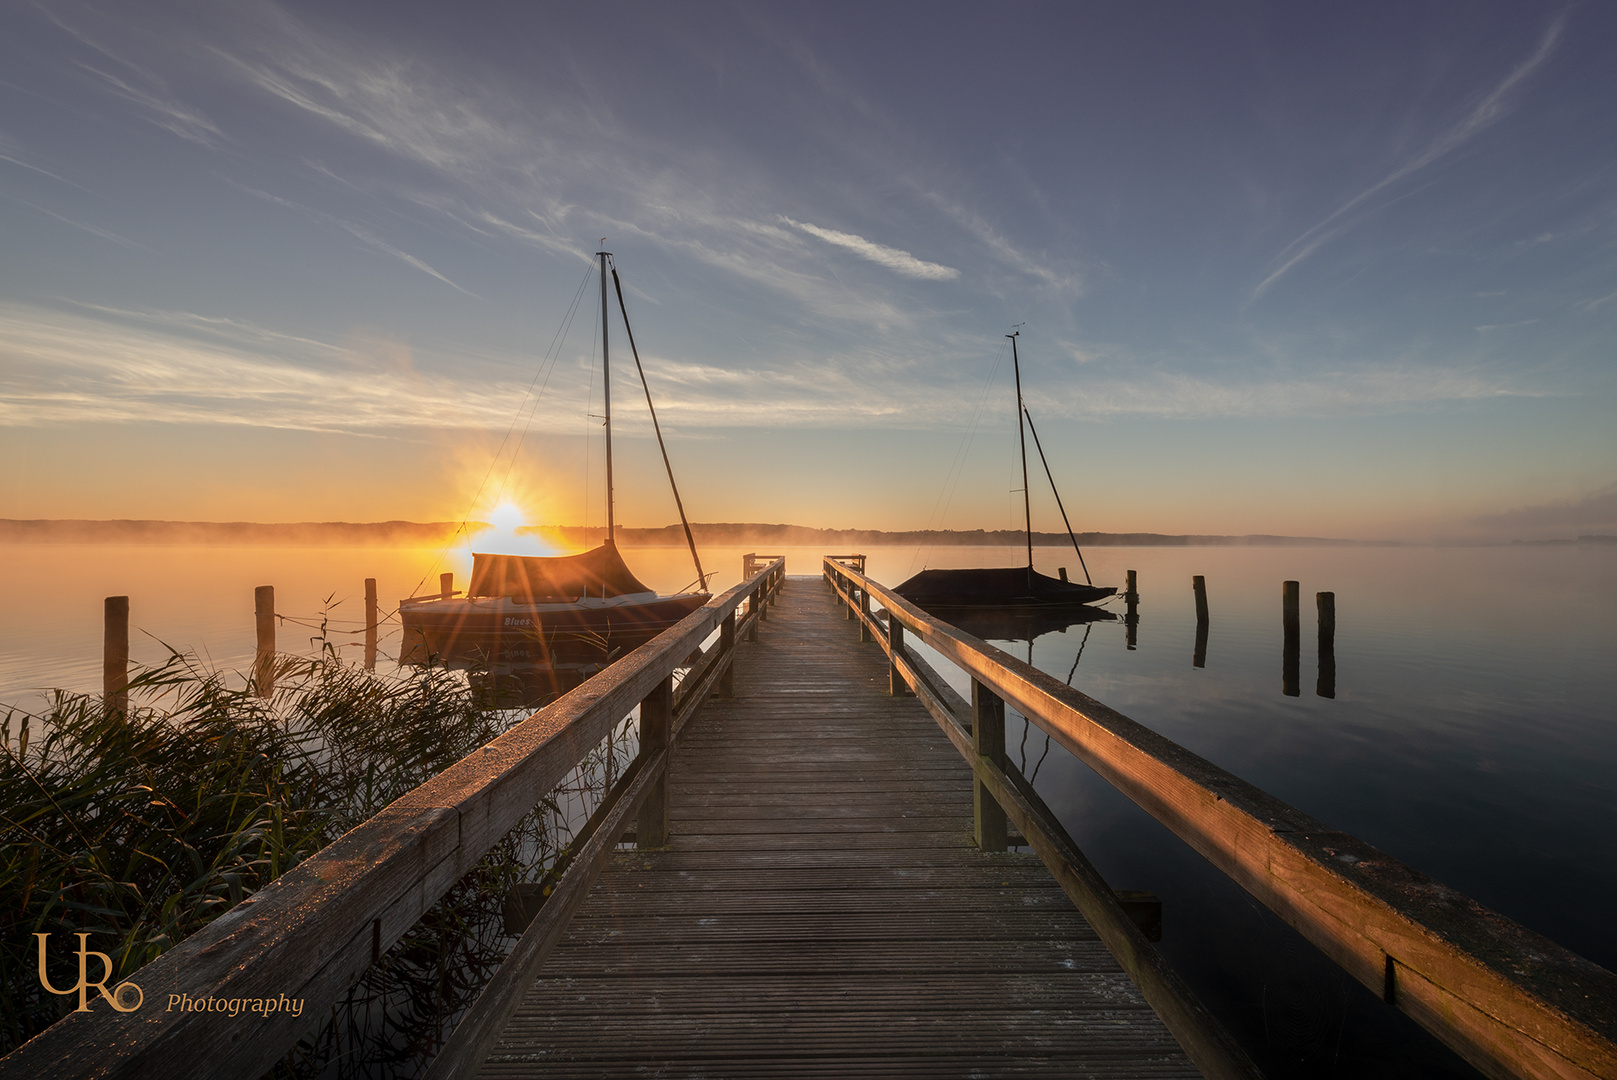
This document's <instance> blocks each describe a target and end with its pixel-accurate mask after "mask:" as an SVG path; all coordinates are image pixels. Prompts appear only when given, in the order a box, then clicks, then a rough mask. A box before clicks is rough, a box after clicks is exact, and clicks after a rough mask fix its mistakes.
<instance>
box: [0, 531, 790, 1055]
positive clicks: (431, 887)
mask: <svg viewBox="0 0 1617 1080" xmlns="http://www.w3.org/2000/svg"><path fill="white" fill-rule="evenodd" d="M746 565H747V566H748V568H749V569H750V570H751V571H752V572H751V573H750V574H749V575H748V576H747V577H746V579H745V580H743V581H742V582H741V584H739V585H737V586H736V587H735V588H733V589H731V590H729V591H728V592H726V593H724V594H723V595H722V596H719V597H715V598H714V599H713V600H711V601H709V603H708V604H707V605H706V606H705V607H703V608H701V609H699V610H698V611H695V612H693V613H692V614H691V615H689V616H688V617H687V618H685V619H684V620H683V621H682V622H680V623H679V624H678V625H676V626H674V627H671V628H670V629H668V630H666V631H664V632H663V633H662V634H660V635H659V636H658V637H656V638H655V639H653V640H652V641H650V642H648V643H647V644H645V645H643V646H641V647H640V648H639V649H636V650H635V651H634V652H633V653H631V654H630V655H628V656H626V657H624V658H623V659H622V660H620V661H618V662H617V663H615V664H613V665H612V666H611V667H610V668H608V669H607V670H606V671H604V672H603V673H601V674H600V675H598V676H596V677H595V678H592V679H590V680H588V681H587V682H585V683H584V684H583V685H581V686H579V687H578V688H576V689H574V690H572V691H570V692H569V693H567V694H565V695H563V696H562V697H560V698H558V699H557V700H556V701H555V702H553V703H552V704H550V705H547V706H546V707H544V708H543V709H540V710H539V711H538V712H536V713H534V714H533V715H532V716H530V717H529V718H527V719H526V720H524V721H522V722H521V723H519V724H517V725H516V726H515V727H513V728H512V729H511V730H509V731H507V732H506V733H505V734H503V735H501V736H500V737H499V738H497V739H495V740H494V741H493V742H491V743H489V744H488V745H487V746H484V747H483V748H482V749H481V750H479V751H478V752H477V753H474V754H472V755H471V756H469V757H467V758H464V759H462V760H461V761H459V762H457V763H455V764H454V765H452V766H450V767H449V768H448V769H446V770H445V771H443V772H442V773H440V774H438V775H437V776H436V777H434V778H433V779H431V780H429V781H427V782H426V783H424V784H422V785H421V786H420V787H418V788H416V789H414V790H413V791H411V792H409V793H408V794H406V795H404V796H403V797H402V798H400V799H399V800H398V801H396V802H394V803H393V804H391V805H390V806H388V807H387V808H386V809H384V810H382V811H381V812H380V813H379V814H377V815H376V816H375V817H373V818H371V819H370V820H369V821H366V822H365V823H364V824H362V825H359V826H357V827H356V828H354V829H353V830H351V831H350V832H348V833H347V834H346V835H344V836H343V837H342V838H340V839H339V840H337V841H335V842H334V843H332V844H330V845H328V846H327V847H325V848H323V849H322V850H321V851H319V852H318V853H316V854H315V855H313V856H311V857H310V858H308V859H306V860H304V861H303V862H302V863H300V864H299V865H298V866H296V867H294V868H293V869H292V870H290V871H288V872H287V873H285V874H283V875H281V877H279V878H277V879H276V880H275V881H274V882H272V883H271V884H269V885H268V886H266V887H265V888H263V889H262V890H260V891H259V892H257V893H255V894H254V895H253V896H251V897H248V898H247V899H246V900H244V901H242V902H241V903H240V904H238V905H237V906H236V907H235V908H234V909H232V910H231V911H230V912H228V913H227V914H225V915H223V916H221V917H220V918H218V919H216V920H214V921H213V922H212V923H210V924H209V925H208V926H207V927H205V928H204V929H202V930H200V931H198V932H197V933H196V934H194V935H192V936H191V937H190V938H187V939H186V940H185V941H183V942H181V943H180V944H179V945H177V946H175V947H174V948H173V949H170V950H169V951H168V952H166V953H164V954H163V955H162V956H161V957H159V958H158V959H157V960H155V961H153V962H152V963H150V964H148V965H146V966H145V967H143V968H141V969H140V970H139V971H138V972H136V974H135V976H134V977H133V980H132V981H133V982H135V983H136V984H137V985H138V986H139V987H140V989H141V991H142V994H143V995H144V1004H143V1006H142V1007H141V1008H140V1009H139V1010H137V1011H136V1012H132V1013H127V1014H121V1013H117V1012H114V1011H113V1010H112V1009H110V1008H106V1007H101V1008H97V1009H92V1010H91V1011H89V1012H82V1013H80V1012H75V1013H70V1014H69V1015H68V1016H66V1017H64V1018H63V1019H62V1020H60V1021H58V1022H57V1023H55V1024H53V1025H51V1026H50V1027H49V1028H47V1029H45V1030H44V1031H43V1032H41V1033H40V1034H39V1035H37V1036H36V1037H34V1038H33V1039H31V1040H30V1041H28V1042H27V1043H25V1044H23V1045H22V1046H20V1047H18V1048H17V1049H16V1050H14V1051H13V1052H12V1053H10V1054H8V1055H7V1056H5V1057H4V1058H0V1076H4V1077H13V1076H16V1077H23V1076H26V1077H64V1078H65V1077H86V1076H96V1077H165V1078H166V1077H173V1078H190V1077H198V1078H200V1077H232V1078H239V1077H244V1076H246V1077H253V1076H261V1075H263V1074H264V1073H265V1072H267V1071H268V1070H269V1069H271V1068H272V1067H274V1066H275V1065H276V1063H277V1062H279V1061H280V1060H281V1059H282V1058H283V1056H284V1055H285V1054H286V1052H287V1051H288V1050H289V1049H290V1048H291V1047H292V1046H293V1045H294V1044H295V1043H296V1041H297V1040H298V1039H299V1038H300V1037H301V1036H302V1035H304V1034H305V1032H306V1031H307V1030H308V1029H309V1028H310V1027H311V1025H312V1024H314V1023H318V1021H319V1018H321V1017H323V1016H324V1015H325V1014H326V1012H327V1011H328V1010H329V1009H330V1007H331V1005H332V1004H333V1003H334V1002H335V1001H336V1000H337V999H338V998H339V997H341V995H343V994H344V993H346V992H347V991H348V989H349V988H350V987H351V986H353V985H354V983H355V982H356V981H357V980H358V978H359V977H360V975H361V974H362V973H363V972H364V970H365V969H366V967H368V966H369V965H370V964H371V963H372V962H374V961H375V960H376V959H377V958H378V957H379V956H380V955H381V954H382V953H383V952H384V951H386V950H387V949H388V948H389V947H390V946H391V945H393V943H394V942H396V941H398V940H399V938H400V937H401V936H402V935H403V934H404V933H405V932H406V931H407V930H408V929H409V928H410V927H411V926H413V925H414V924H415V923H416V922H417V921H418V920H419V919H420V918H421V916H422V915H423V914H424V913H425V912H426V911H427V910H428V909H430V908H431V907H432V906H433V904H435V903H436V902H437V901H438V899H439V898H440V897H442V896H443V895H444V893H445V892H447V891H448V889H449V888H450V887H451V886H452V885H453V884H454V883H455V882H456V881H458V880H459V879H460V878H461V877H463V876H464V875H465V874H466V873H467V872H468V871H469V870H471V869H472V867H473V866H474V865H475V864H476V863H477V861H478V860H479V859H480V858H482V856H483V855H484V854H485V853H486V852H488V851H489V850H490V849H491V848H493V847H494V845H495V844H496V842H498V841H499V839H500V838H501V837H502V836H504V835H505V834H506V833H507V832H509V831H510V830H511V829H512V828H513V827H515V826H516V825H517V823H518V822H519V821H520V820H521V819H522V817H523V816H524V815H525V814H527V813H528V811H529V810H531V809H532V808H533V807H534V806H535V805H536V804H537V803H538V802H539V801H540V800H541V799H542V798H544V796H545V795H547V794H548V793H549V792H550V791H552V790H553V789H554V788H555V787H556V786H557V785H558V784H559V783H561V782H562V780H563V779H564V778H565V777H566V775H567V774H568V773H569V772H570V771H571V770H572V769H573V768H574V766H575V765H577V764H578V763H579V762H580V761H581V760H582V759H583V758H584V757H585V755H587V754H588V753H589V752H590V751H591V750H593V749H594V748H595V747H597V746H598V745H599V744H600V743H601V741H602V740H603V739H604V738H605V737H606V736H607V735H608V734H609V733H610V732H611V731H612V730H613V728H614V727H615V726H616V725H617V724H618V723H619V722H620V721H622V720H623V718H624V717H626V716H628V715H629V714H630V713H631V712H632V711H633V710H634V709H635V708H636V707H637V706H639V707H640V708H641V753H640V756H639V758H637V760H636V762H635V764H634V766H633V767H631V768H630V769H629V770H628V771H627V772H626V774H625V775H624V777H623V778H622V779H620V780H619V782H618V783H617V784H616V785H615V786H614V787H613V789H612V790H611V791H610V792H608V793H607V795H606V797H605V798H604V799H603V800H602V803H601V806H600V807H599V808H598V809H597V811H596V813H595V815H594V816H593V817H592V818H591V819H590V821H589V822H588V823H587V824H586V826H585V828H584V829H583V830H581V831H580V833H579V834H578V836H577V837H575V840H574V845H575V851H576V852H577V854H575V856H574V859H573V868H574V869H575V870H577V871H579V872H578V873H575V872H574V870H569V872H568V874H567V877H566V879H565V881H564V883H563V889H562V891H563V892H564V894H565V895H564V896H562V897H560V898H558V899H559V902H557V901H556V900H553V901H552V902H551V903H547V904H546V905H545V910H546V911H547V913H549V914H548V916H547V918H546V919H541V920H537V922H536V925H537V924H539V923H546V922H556V921H558V920H559V921H561V922H565V915H566V911H567V910H568V909H569V907H570V904H572V903H575V902H576V900H577V899H578V898H580V897H582V895H583V894H584V893H585V892H587V891H588V880H587V879H588V878H589V876H590V873H591V869H590V868H591V866H592V864H593V863H595V862H598V860H599V858H600V857H601V856H602V855H603V854H604V853H605V852H606V851H608V850H610V848H611V846H613V842H614V841H615V838H616V837H617V836H619V835H621V833H622V831H623V822H624V821H626V820H628V819H629V816H630V815H631V814H635V813H638V814H639V823H638V826H637V828H638V830H639V835H641V836H642V837H646V838H648V839H654V838H655V836H656V835H657V830H658V829H659V828H661V829H664V830H665V829H666V827H667V825H666V823H667V808H666V787H665V786H664V785H663V784H662V780H661V777H662V773H663V771H664V770H665V768H666V764H667V749H666V748H667V745H668V741H669V736H670V734H671V731H672V730H677V728H678V726H679V724H680V723H681V722H682V720H683V719H684V718H685V717H688V716H689V714H690V713H691V712H692V711H694V709H695V708H696V707H697V706H698V705H699V704H700V703H701V701H702V700H703V699H704V698H705V697H706V696H707V695H708V694H709V693H710V692H712V691H713V690H714V689H715V687H717V688H719V689H720V690H721V692H722V690H723V689H724V686H725V683H726V682H727V681H728V678H729V674H730V670H729V669H730V665H731V662H732V660H733V650H734V647H735V643H736V641H737V639H738V637H742V636H745V635H747V634H749V633H754V632H755V631H756V624H757V622H758V620H759V619H762V618H764V617H765V613H766V612H767V609H768V606H769V602H770V599H771V597H772V596H773V595H774V593H775V592H776V591H777V590H778V589H779V587H780V584H781V581H782V580H783V579H784V575H785V562H784V560H783V559H780V558H778V557H777V558H774V559H771V560H770V561H768V562H760V561H758V560H757V559H752V560H749V561H748V563H747V564H746ZM715 630H718V631H719V635H718V639H717V641H715V642H714V643H713V644H712V645H711V646H710V647H708V648H706V649H705V650H704V649H703V648H702V646H703V643H704V642H705V641H707V639H708V638H709V637H710V636H712V634H713V632H714V631H715ZM693 657H696V659H695V660H694V663H693V659H692V658H693ZM687 667H688V668H689V670H688V672H687V673H686V675H685V677H684V678H683V679H682V680H681V681H680V683H679V686H678V687H677V689H676V687H675V686H674V679H673V675H674V671H675V669H676V668H687ZM659 800H662V801H661V802H659ZM608 826H610V827H608ZM523 941H524V944H525V945H526V946H527V947H528V948H530V949H531V948H532V947H533V944H534V943H532V942H529V940H528V939H527V938H524V939H523ZM522 948H523V946H519V952H521V951H522ZM91 974H92V975H93V974H94V972H93V971H92V972H91ZM179 994H186V995H189V996H190V997H191V998H192V999H201V998H208V997H212V998H226V999H230V998H244V999H254V998H272V999H278V998H279V997H280V996H281V995H285V996H286V997H288V998H294V999H299V998H300V999H302V1000H303V1002H304V1005H303V1010H302V1012H301V1014H300V1015H297V1016H294V1015H291V1014H290V1013H288V1012H272V1013H270V1014H269V1015H268V1016H267V1017H262V1018H260V1017H259V1016H257V1015H253V1016H251V1017H238V1018H236V1019H235V1020H231V1021H228V1022H223V1023H222V1022H220V1021H221V1017H220V1016H219V1015H218V1014H215V1013H195V1012H181V1011H178V1010H176V1011H172V1012H170V1011H167V1009H166V1008H165V1006H166V1004H167V1002H168V1000H169V997H170V995H179Z"/></svg>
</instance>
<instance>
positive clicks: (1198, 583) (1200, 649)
mask: <svg viewBox="0 0 1617 1080" xmlns="http://www.w3.org/2000/svg"><path fill="white" fill-rule="evenodd" d="M1190 589H1191V591H1192V592H1194V593H1195V594H1196V651H1195V652H1194V653H1193V654H1192V655H1191V658H1190V666H1191V667H1199V668H1204V667H1206V666H1207V579H1206V578H1205V577H1203V576H1202V575H1201V574H1196V575H1194V576H1192V577H1191V579H1190Z"/></svg>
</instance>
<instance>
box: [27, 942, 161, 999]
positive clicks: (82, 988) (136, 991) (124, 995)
mask: <svg viewBox="0 0 1617 1080" xmlns="http://www.w3.org/2000/svg"><path fill="white" fill-rule="evenodd" d="M34 937H35V938H37V939H39V985H40V986H43V987H44V988H45V989H46V990H47V991H48V992H49V993H52V994H55V995H56V996H57V997H66V996H67V995H69V994H74V993H76V994H78V995H79V1007H78V1008H77V1009H74V1010H73V1011H74V1012H89V1011H90V1001H89V997H90V988H91V987H95V989H97V990H99V991H100V992H101V996H102V997H104V998H106V999H107V1004H109V1005H111V1006H112V1007H113V1008H114V1009H116V1010H118V1011H119V1012H121V1013H126V1012H134V1011H135V1010H136V1009H138V1008H140V1007H141V1005H142V1004H143V1003H144V1002H145V1000H146V995H145V994H144V993H142V992H141V989H140V987H138V986H136V985H135V984H134V983H132V982H121V983H119V984H118V985H117V986H116V987H114V988H113V989H112V991H111V992H110V993H109V992H108V990H107V980H108V979H110V978H112V957H110V956H108V955H107V954H106V953H104V952H96V951H95V950H94V949H92V948H90V935H89V934H79V935H77V937H78V939H79V982H78V985H77V986H74V987H72V988H70V989H67V990H58V989H56V987H54V986H52V985H51V984H50V979H48V978H47V977H46V976H45V944H46V942H47V941H49V940H50V935H49V934H35V935H34ZM92 956H93V957H95V958H96V959H98V960H100V961H101V978H100V980H99V981H97V982H91V981H90V957H92ZM121 1002H132V1004H129V1005H124V1004H120V1003H121Z"/></svg>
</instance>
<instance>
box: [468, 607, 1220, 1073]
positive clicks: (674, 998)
mask: <svg viewBox="0 0 1617 1080" xmlns="http://www.w3.org/2000/svg"><path fill="white" fill-rule="evenodd" d="M738 648H739V650H740V651H739V652H738V662H737V664H736V668H735V691H736V696H735V698H734V699H733V700H714V701H711V702H709V703H708V704H706V705H705V706H704V707H703V709H702V710H701V711H700V712H699V713H698V714H697V715H696V717H695V719H693V720H692V721H691V723H690V725H689V726H688V727H687V729H686V730H685V731H684V732H682V733H681V734H680V737H679V741H678V743H677V745H676V749H675V753H674V757H673V763H672V766H671V770H670V776H669V785H670V792H671V807H670V820H671V822H672V838H671V840H670V843H669V846H668V848H667V849H665V850H662V851H645V852H640V851H632V852H623V853H621V854H619V855H617V856H615V857H614V859H613V862H612V863H611V865H610V866H609V867H608V869H607V870H606V872H605V873H604V874H603V876H602V878H601V880H600V882H599V883H598V884H597V885H596V887H595V890H594V891H593V892H592V893H591V895H590V897H589V899H588V901H586V903H585V905H584V906H583V907H582V908H581V909H580V911H579V912H578V914H577V915H576V916H575V917H574V919H573V922H572V924H571V926H570V928H569V930H568V932H567V935H566V937H565V938H564V939H563V940H562V943H561V944H560V945H559V946H558V948H557V949H556V951H555V953H554V954H553V955H552V957H551V958H550V960H549V962H548V963H547V964H546V965H545V967H544V969H543V970H542V972H541V975H540V977H539V978H538V979H537V980H536V981H535V983H534V985H533V987H532V988H531V989H530V991H529V992H528V994H527V996H526V998H525V999H524V1001H523V1003H522V1005H521V1007H520V1008H519V1009H518V1011H517V1013H516V1015H515V1016H514V1017H513V1018H512V1020H511V1022H510V1024H509V1025H508V1026H507V1027H506V1029H505V1032H504V1034H503V1035H502V1037H501V1040H500V1042H499V1044H498V1046H497V1047H496V1048H495V1050H494V1052H493V1053H492V1054H491V1055H490V1056H489V1058H488V1059H487V1061H486V1062H485V1063H484V1066H483V1069H482V1072H481V1075H483V1076H485V1077H490V1078H495V1077H499V1078H514V1077H541V1076H568V1077H618V1076H644V1075H656V1076H698V1075H699V1076H709V1077H726V1076H737V1077H740V1076H745V1077H822V1076H823V1077H833V1076H835V1077H846V1076H861V1075H862V1076H894V1077H900V1076H950V1075H955V1076H1006V1077H1011V1076H1016V1077H1022V1076H1028V1077H1032V1076H1058V1075H1059V1076H1082V1075H1094V1076H1108V1077H1136V1076H1138V1077H1189V1076H1196V1075H1198V1074H1197V1073H1196V1071H1195V1069H1194V1068H1193V1067H1192V1066H1191V1064H1190V1063H1189V1061H1188V1060H1187V1059H1186V1058H1185V1056H1184V1055H1183V1053H1182V1052H1181V1051H1180V1049H1179V1046H1178V1045H1177V1043H1175V1041H1174V1040H1173V1038H1172V1037H1171V1036H1170V1035H1169V1034H1168V1032H1167V1030H1166V1028H1164V1027H1163V1025H1162V1023H1161V1021H1159V1020H1158V1019H1157V1017H1156V1015H1155V1014H1154V1013H1152V1011H1151V1010H1150V1008H1149V1007H1148V1006H1147V1005H1146V1004H1145V1002H1144V1000H1143V998H1142V997H1141V996H1140V993H1139V991H1138V990H1137V989H1136V988H1135V987H1134V985H1133V984H1132V983H1131V982H1130V981H1129V980H1128V978H1127V976H1125V975H1124V974H1123V973H1122V971H1121V969H1120V968H1119V967H1118V965H1117V964H1116V962H1115V961H1114V960H1113V959H1112V957H1111V956H1110V954H1108V953H1107V951H1106V949H1105V948H1104V947H1103V946H1102V945H1101V943H1100V941H1099V939H1098V938H1097V936H1096V935H1095V933H1094V931H1093V930H1091V929H1090V927H1089V926H1088V924H1087V923H1085V921H1084V920H1083V918H1082V917H1081V916H1080V915H1079V914H1078V912H1077V911H1076V910H1075V909H1074V908H1073V907H1072V905H1071V903H1070V901H1068V899H1067V898H1066V896H1065V895H1064V894H1063V893H1062V891H1061V889H1060V888H1059V887H1058V886H1057V885H1056V883H1055V882H1054V881H1053V880H1052V879H1051V878H1050V876H1049V874H1048V873H1047V872H1046V871H1045V869H1044V867H1043V865H1042V864H1041V863H1040V862H1039V861H1038V859H1037V858H1036V857H1034V856H1032V855H1028V854H1016V853H1009V854H984V853H983V852H981V851H979V850H978V849H977V848H976V847H975V846H974V845H973V843H972V841H971V838H970V831H971V805H972V800H971V774H970V772H969V770H968V768H967V766H966V765H965V763H964V762H962V761H961V759H960V757H959V755H958V754H957V753H956V751H955V749H954V747H953V746H952V745H951V744H950V742H949V740H948V739H947V738H946V737H945V736H944V735H943V733H942V732H940V731H939V730H938V727H937V725H936V723H935V722H934V721H933V719H932V717H931V716H930V715H928V714H927V712H926V711H925V709H924V708H922V706H921V705H920V704H919V703H918V702H917V701H916V699H914V698H911V697H892V696H889V694H888V692H887V689H888V682H887V672H888V669H887V661H886V657H885V656H884V655H883V654H882V653H881V651H880V650H879V649H878V648H876V647H875V646H873V645H870V644H864V645H861V644H860V642H859V635H858V633H857V632H856V631H855V630H854V628H853V627H850V626H849V625H848V623H847V621H846V620H845V619H844V618H843V614H842V612H841V611H840V610H839V609H837V607H836V606H835V605H834V603H833V601H832V597H831V594H830V592H829V590H828V589H826V587H825V586H824V584H823V583H822V581H821V579H819V578H794V579H792V580H791V581H790V583H789V585H788V587H787V589H786V590H785V591H783V592H782V594H781V596H780V598H779V600H778V602H777V604H776V605H774V606H772V608H771V610H770V612H769V620H768V621H767V622H766V623H764V624H763V625H762V626H761V627H760V632H759V635H758V639H757V640H756V641H755V642H750V643H744V644H742V645H740V646H738Z"/></svg>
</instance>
